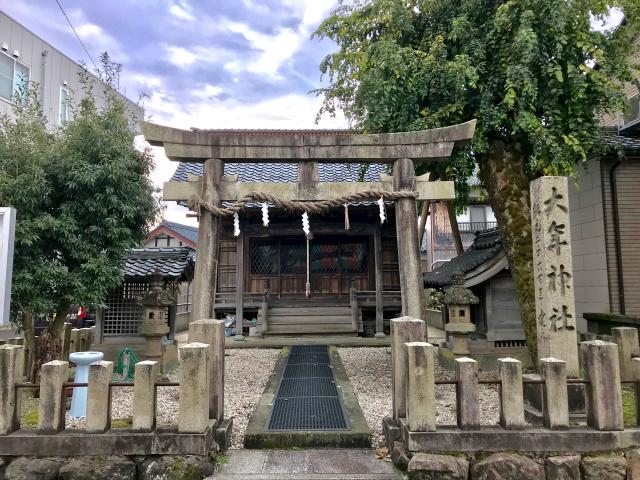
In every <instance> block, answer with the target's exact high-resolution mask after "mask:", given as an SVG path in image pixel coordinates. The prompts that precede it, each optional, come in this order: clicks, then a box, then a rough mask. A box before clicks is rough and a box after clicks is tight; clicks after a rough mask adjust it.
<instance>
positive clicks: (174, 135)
mask: <svg viewBox="0 0 640 480" xmlns="http://www.w3.org/2000/svg"><path fill="white" fill-rule="evenodd" d="M475 126H476V121H475V120H471V121H469V122H466V123H461V124H458V125H453V126H449V127H443V128H435V129H431V130H421V131H416V132H401V133H386V134H356V133H351V132H348V131H336V132H335V133H334V132H327V131H322V132H321V133H319V132H314V131H313V130H307V131H282V130H273V131H269V130H265V131H255V132H246V131H234V130H195V129H194V130H181V129H177V128H170V127H165V126H161V125H156V124H153V123H148V122H144V123H143V124H142V132H143V134H144V136H145V138H146V140H147V141H148V142H149V143H150V144H151V145H154V146H164V149H165V153H166V155H167V157H168V158H169V159H170V160H174V161H180V162H200V163H204V165H203V175H202V180H198V179H196V178H189V179H188V181H187V182H166V183H165V184H164V193H163V198H164V200H175V201H187V200H189V199H190V198H191V196H192V195H194V194H195V195H198V196H199V197H201V198H202V199H203V200H204V201H206V202H208V203H210V204H212V205H215V206H220V204H221V202H224V201H232V202H233V201H237V200H239V199H240V198H242V197H244V196H245V195H246V194H248V193H251V192H256V191H257V192H269V193H271V194H273V195H276V196H278V197H279V198H281V199H283V200H301V201H321V200H328V199H332V198H335V197H336V196H338V195H346V194H350V193H356V192H363V191H367V190H383V191H388V192H398V191H406V190H411V191H414V192H416V194H417V195H416V197H415V198H402V199H398V200H396V203H395V217H396V235H397V236H398V238H397V241H398V242H397V243H398V261H399V267H400V288H401V293H402V314H403V315H408V316H411V317H415V318H422V317H423V309H424V293H423V292H424V287H423V280H422V272H421V268H420V251H419V239H418V222H417V210H416V200H426V201H433V200H452V199H453V198H455V191H454V184H453V182H430V181H428V179H427V178H428V177H427V176H426V175H425V176H422V177H416V175H415V163H416V162H422V161H442V160H446V159H447V158H449V157H450V156H451V153H452V151H453V148H454V146H459V145H464V144H466V143H468V142H469V141H470V140H471V138H472V137H473V134H474V132H475ZM225 161H233V162H247V163H273V162H278V163H285V162H286V163H298V182H297V183H260V182H238V181H237V177H233V176H229V177H225V176H224V175H223V172H224V162H225ZM318 162H326V163H332V162H341V163H342V162H344V163H349V162H350V163H392V164H393V175H392V176H388V175H381V178H380V181H379V182H367V183H365V182H326V183H324V182H319V181H318ZM219 242H220V217H216V216H214V215H213V214H211V213H210V212H208V211H207V210H205V209H203V210H202V211H201V214H200V228H199V230H198V249H197V258H198V261H197V262H196V268H195V277H194V292H193V302H192V309H191V311H192V318H193V319H195V320H198V319H203V318H213V315H214V308H213V306H214V303H215V292H216V287H217V284H216V283H217V267H218V244H219ZM378 297H380V298H378ZM378 303H380V307H381V306H382V295H381V293H380V294H377V295H376V304H378ZM376 310H377V311H379V312H380V314H378V316H380V317H381V312H382V308H379V309H378V308H376ZM378 321H379V322H380V323H381V322H382V318H380V319H376V323H378Z"/></svg>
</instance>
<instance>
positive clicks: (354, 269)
mask: <svg viewBox="0 0 640 480" xmlns="http://www.w3.org/2000/svg"><path fill="white" fill-rule="evenodd" d="M310 247H311V248H310V252H309V257H310V258H309V269H310V271H311V273H312V274H317V275H344V274H355V275H364V274H366V273H367V272H368V242H367V240H366V239H361V240H350V241H349V243H343V240H342V239H340V240H335V239H330V238H328V239H322V238H319V239H318V238H316V239H315V240H312V241H311V245H310ZM250 249H251V256H250V257H251V274H252V275H277V274H282V275H304V274H305V273H306V271H307V244H306V241H305V240H304V239H300V238H297V239H286V238H285V239H282V240H279V239H269V240H263V239H259V240H258V239H256V240H252V241H251V246H250Z"/></svg>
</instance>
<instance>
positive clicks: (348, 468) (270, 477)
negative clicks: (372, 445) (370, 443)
mask: <svg viewBox="0 0 640 480" xmlns="http://www.w3.org/2000/svg"><path fill="white" fill-rule="evenodd" d="M228 457H229V462H228V463H227V464H226V465H222V466H221V467H220V469H219V470H218V472H216V475H215V476H214V477H210V478H211V479H215V480H231V479H234V480H316V479H317V480H320V479H322V480H347V479H351V480H365V479H367V480H369V479H370V480H400V479H402V478H403V476H402V475H400V474H399V473H397V472H396V471H395V469H394V467H393V464H392V463H390V462H384V461H382V460H378V459H376V457H375V451H374V450H371V449H361V448H353V449H312V450H294V451H292V450H230V451H229V452H228Z"/></svg>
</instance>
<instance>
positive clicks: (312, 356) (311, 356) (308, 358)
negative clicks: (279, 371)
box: [287, 352, 329, 365]
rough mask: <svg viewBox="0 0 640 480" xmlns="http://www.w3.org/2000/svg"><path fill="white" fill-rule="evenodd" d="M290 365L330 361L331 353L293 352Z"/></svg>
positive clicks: (289, 361) (290, 356)
mask: <svg viewBox="0 0 640 480" xmlns="http://www.w3.org/2000/svg"><path fill="white" fill-rule="evenodd" d="M287 361H288V363H289V365H292V364H298V363H325V364H326V363H329V355H328V354H327V353H326V352H325V353H291V354H290V355H289V360H287Z"/></svg>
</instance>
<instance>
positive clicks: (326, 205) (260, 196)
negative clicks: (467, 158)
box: [187, 190, 418, 217]
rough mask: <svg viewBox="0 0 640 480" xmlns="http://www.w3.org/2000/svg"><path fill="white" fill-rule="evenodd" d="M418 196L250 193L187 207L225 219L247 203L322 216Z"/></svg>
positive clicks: (400, 193)
mask: <svg viewBox="0 0 640 480" xmlns="http://www.w3.org/2000/svg"><path fill="white" fill-rule="evenodd" d="M417 196H418V194H417V193H416V192H413V191H411V190H400V191H398V192H386V191H384V190H367V191H365V192H357V193H351V194H349V195H344V196H342V197H338V198H332V199H328V200H319V201H306V200H281V199H279V198H277V197H276V196H274V195H272V194H270V193H266V192H251V193H249V194H247V195H245V196H244V197H242V198H241V199H240V200H238V201H237V202H234V203H233V204H232V205H230V206H228V207H216V206H215V205H213V204H211V203H209V202H207V201H205V200H203V199H202V198H200V197H199V196H198V195H192V196H191V198H190V199H189V201H188V202H187V206H188V207H189V210H191V211H194V212H196V213H199V212H200V210H201V209H205V210H207V211H208V212H210V213H211V214H212V215H214V216H216V217H226V216H230V215H233V214H234V213H238V212H240V211H242V210H244V209H245V208H248V207H247V204H249V203H270V204H272V205H273V206H274V207H276V208H283V209H285V210H288V211H290V212H307V213H313V214H316V215H318V214H323V213H326V212H328V211H329V210H330V209H332V208H336V207H340V206H343V205H344V204H345V203H353V202H363V201H371V200H377V199H379V198H383V199H384V200H390V201H395V200H400V199H403V198H417Z"/></svg>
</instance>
